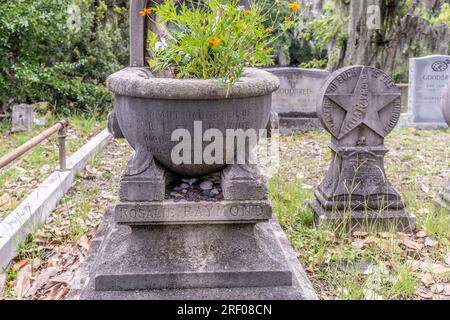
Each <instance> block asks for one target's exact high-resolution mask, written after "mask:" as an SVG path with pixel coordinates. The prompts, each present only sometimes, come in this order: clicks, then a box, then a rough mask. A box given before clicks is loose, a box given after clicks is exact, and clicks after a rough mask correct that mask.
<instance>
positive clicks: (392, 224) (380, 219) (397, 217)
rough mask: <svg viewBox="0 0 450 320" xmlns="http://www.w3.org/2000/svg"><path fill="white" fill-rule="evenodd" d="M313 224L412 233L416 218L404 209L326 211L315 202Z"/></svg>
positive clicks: (313, 204) (347, 228)
mask: <svg viewBox="0 0 450 320" xmlns="http://www.w3.org/2000/svg"><path fill="white" fill-rule="evenodd" d="M312 207H313V209H314V223H315V225H316V226H318V225H328V226H331V227H339V228H343V229H344V230H352V231H353V230H366V231H367V230H380V231H381V230H383V231H390V230H397V231H402V232H413V231H414V229H415V226H416V217H415V216H414V215H412V214H410V213H408V212H407V211H406V210H405V209H400V210H392V209H387V210H376V211H374V210H370V209H369V210H336V211H332V210H327V209H325V208H324V207H322V205H321V204H320V203H319V201H317V200H315V201H314V202H313V203H312Z"/></svg>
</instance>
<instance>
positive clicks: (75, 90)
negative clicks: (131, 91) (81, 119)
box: [0, 0, 127, 113]
mask: <svg viewBox="0 0 450 320" xmlns="http://www.w3.org/2000/svg"><path fill="white" fill-rule="evenodd" d="M70 5H76V6H77V7H78V8H80V11H79V16H77V13H78V12H77V11H76V10H75V11H74V10H72V12H71V11H70V10H69V8H70V7H69V6H70ZM0 12H2V19H0V108H2V109H6V108H7V107H8V106H10V105H11V104H12V103H14V102H21V103H22V102H24V103H26V102H28V103H33V102H38V101H48V102H50V104H51V107H52V111H54V112H69V111H72V110H81V111H89V112H95V113H98V112H103V111H104V110H105V109H106V108H108V107H109V106H110V105H111V96H110V94H109V93H108V90H107V89H106V88H105V86H104V85H103V83H104V80H105V78H106V76H107V75H108V74H109V73H111V72H113V71H116V70H117V69H119V68H120V67H121V66H122V65H124V64H125V63H126V55H127V35H126V25H127V10H126V8H121V7H117V6H115V5H114V1H113V0H96V1H91V0H60V1H54V0H34V1H25V0H15V1H7V0H0ZM71 21H74V22H77V21H79V22H80V23H79V26H80V28H79V29H78V28H76V26H77V23H74V24H72V23H71ZM72 26H75V28H73V27H72Z"/></svg>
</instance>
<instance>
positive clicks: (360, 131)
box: [313, 66, 415, 231]
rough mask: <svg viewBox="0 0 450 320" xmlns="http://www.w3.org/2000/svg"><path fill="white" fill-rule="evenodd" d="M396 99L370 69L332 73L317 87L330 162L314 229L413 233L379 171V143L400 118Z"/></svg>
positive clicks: (384, 78)
mask: <svg viewBox="0 0 450 320" xmlns="http://www.w3.org/2000/svg"><path fill="white" fill-rule="evenodd" d="M400 112H401V95H400V91H399V89H398V88H397V87H396V85H395V83H394V82H393V81H392V79H391V78H390V77H389V76H388V75H386V74H385V73H384V72H383V71H381V70H378V69H376V68H373V67H366V66H350V67H346V68H343V69H340V70H338V71H336V72H334V73H333V74H332V75H331V76H330V77H328V79H327V81H326V82H325V83H324V85H323V86H322V88H321V91H320V96H319V100H318V104H317V114H318V116H319V119H320V121H321V122H322V125H323V127H324V128H325V130H327V131H328V132H329V133H330V134H331V135H332V139H331V144H330V149H331V151H332V157H331V159H332V160H331V163H330V166H329V169H328V172H327V174H326V176H325V178H324V180H323V181H322V183H321V184H320V185H319V187H318V188H317V190H316V192H315V196H316V200H315V202H314V204H313V209H314V211H315V221H316V224H321V223H331V224H333V225H340V226H345V227H349V228H350V229H354V228H359V229H371V228H379V229H390V228H397V229H400V230H403V231H412V230H414V228H415V217H414V216H413V215H410V214H409V213H408V212H406V210H405V206H404V203H403V200H402V198H401V196H400V194H399V193H398V192H397V191H396V190H395V188H394V187H393V186H392V185H391V184H390V182H389V180H388V178H387V177H386V173H385V170H384V156H385V155H386V153H387V152H388V149H387V148H385V146H384V138H385V137H386V136H387V135H388V134H389V133H390V132H391V131H392V130H393V129H394V128H395V126H396V125H397V122H398V120H399V118H400Z"/></svg>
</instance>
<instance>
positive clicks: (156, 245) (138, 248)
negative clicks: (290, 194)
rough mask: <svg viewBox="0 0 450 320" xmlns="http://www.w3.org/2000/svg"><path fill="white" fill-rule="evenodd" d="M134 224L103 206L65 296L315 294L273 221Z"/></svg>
mask: <svg viewBox="0 0 450 320" xmlns="http://www.w3.org/2000/svg"><path fill="white" fill-rule="evenodd" d="M133 229H134V230H133V231H131V228H130V227H129V226H124V225H117V224H116V223H115V222H114V219H113V210H112V209H110V210H109V211H108V213H107V214H106V216H105V219H104V221H103V222H102V224H101V226H100V228H99V230H98V231H97V234H96V236H95V238H94V240H93V242H92V246H91V249H90V251H89V253H88V257H87V259H86V260H85V262H84V264H83V265H82V267H81V269H80V271H79V272H78V274H77V276H76V278H75V280H74V281H73V285H72V288H71V292H70V295H69V299H82V300H86V299H121V300H123V299H258V300H260V299H296V300H300V299H317V297H316V295H315V293H314V291H313V290H312V289H311V284H310V283H309V281H308V279H307V277H306V274H305V273H304V271H303V269H302V267H301V266H300V265H299V263H298V260H297V257H296V255H295V253H294V251H293V250H292V248H291V247H290V245H289V243H288V241H287V239H286V238H285V235H284V233H283V231H282V229H281V227H280V226H279V224H278V222H277V221H276V220H273V219H272V220H270V221H269V222H262V223H258V224H256V225H240V224H234V225H217V226H211V225H178V226H147V227H139V228H133Z"/></svg>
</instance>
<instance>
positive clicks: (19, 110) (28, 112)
mask: <svg viewBox="0 0 450 320" xmlns="http://www.w3.org/2000/svg"><path fill="white" fill-rule="evenodd" d="M33 120H34V115H33V107H32V106H31V105H29V104H17V105H15V106H13V108H12V130H11V131H12V132H18V131H31V130H33Z"/></svg>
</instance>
